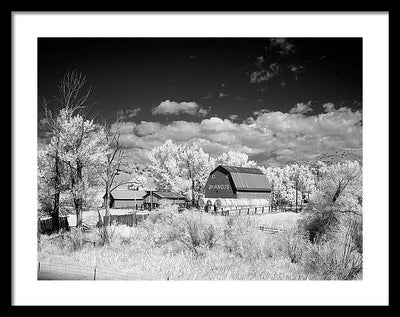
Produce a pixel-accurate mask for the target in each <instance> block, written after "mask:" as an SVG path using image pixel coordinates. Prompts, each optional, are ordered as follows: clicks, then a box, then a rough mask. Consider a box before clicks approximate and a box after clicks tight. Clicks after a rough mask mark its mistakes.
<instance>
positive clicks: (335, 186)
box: [302, 161, 362, 243]
mask: <svg viewBox="0 0 400 317" xmlns="http://www.w3.org/2000/svg"><path fill="white" fill-rule="evenodd" d="M311 201H312V203H311V204H310V205H309V207H308V208H307V210H306V217H305V218H304V219H303V220H302V224H303V226H304V228H305V230H306V231H307V232H309V238H310V241H312V242H314V243H315V242H316V243H318V242H319V241H321V239H322V238H323V237H325V238H327V239H329V237H330V236H333V234H334V233H335V231H337V229H338V228H339V227H340V226H341V224H342V225H344V226H356V227H359V226H360V224H361V222H362V168H361V165H360V164H359V163H358V162H357V161H345V162H340V163H336V164H332V165H326V164H319V170H318V178H317V183H316V190H315V191H314V193H313V195H312V198H311Z"/></svg>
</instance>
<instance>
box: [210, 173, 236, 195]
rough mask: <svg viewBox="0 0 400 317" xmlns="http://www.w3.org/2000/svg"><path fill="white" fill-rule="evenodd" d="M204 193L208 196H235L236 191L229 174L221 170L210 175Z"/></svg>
mask: <svg viewBox="0 0 400 317" xmlns="http://www.w3.org/2000/svg"><path fill="white" fill-rule="evenodd" d="M204 193H205V197H207V198H234V197H235V192H234V189H233V184H232V181H231V180H230V178H229V174H228V173H227V174H225V173H223V172H222V171H220V170H216V171H214V173H212V174H211V175H210V176H209V177H208V180H207V183H206V186H205V190H204Z"/></svg>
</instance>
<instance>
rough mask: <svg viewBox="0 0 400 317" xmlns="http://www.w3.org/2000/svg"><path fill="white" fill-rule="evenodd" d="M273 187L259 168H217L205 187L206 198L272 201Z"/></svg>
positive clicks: (224, 166)
mask: <svg viewBox="0 0 400 317" xmlns="http://www.w3.org/2000/svg"><path fill="white" fill-rule="evenodd" d="M271 191H272V189H271V185H270V182H269V181H268V178H267V176H266V175H265V174H263V172H262V171H261V170H260V169H259V168H250V167H237V166H226V165H219V166H217V167H216V168H215V169H214V170H213V171H212V172H211V173H210V175H209V177H208V180H207V183H206V186H205V193H204V194H205V197H206V198H238V199H268V200H269V201H270V199H271Z"/></svg>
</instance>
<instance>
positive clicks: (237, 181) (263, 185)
mask: <svg viewBox="0 0 400 317" xmlns="http://www.w3.org/2000/svg"><path fill="white" fill-rule="evenodd" d="M217 169H223V170H225V171H227V172H228V173H229V174H230V176H231V177H232V181H233V185H234V186H235V188H236V190H239V191H270V190H271V185H270V183H269V181H268V179H267V176H266V175H264V174H263V172H262V171H261V170H260V169H258V168H254V167H237V166H226V165H219V166H218V167H216V168H215V169H214V170H213V171H212V172H211V173H210V175H211V174H213V172H214V171H216V170H217Z"/></svg>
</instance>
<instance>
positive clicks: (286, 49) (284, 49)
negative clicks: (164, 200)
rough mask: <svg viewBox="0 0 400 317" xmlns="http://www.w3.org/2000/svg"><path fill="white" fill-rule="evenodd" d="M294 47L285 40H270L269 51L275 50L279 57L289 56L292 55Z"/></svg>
mask: <svg viewBox="0 0 400 317" xmlns="http://www.w3.org/2000/svg"><path fill="white" fill-rule="evenodd" d="M295 48H296V46H295V45H294V44H293V43H292V42H291V41H290V40H288V39H287V38H283V37H281V38H270V39H269V49H273V50H275V51H276V52H277V53H278V54H280V55H290V54H292V53H294V51H295Z"/></svg>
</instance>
